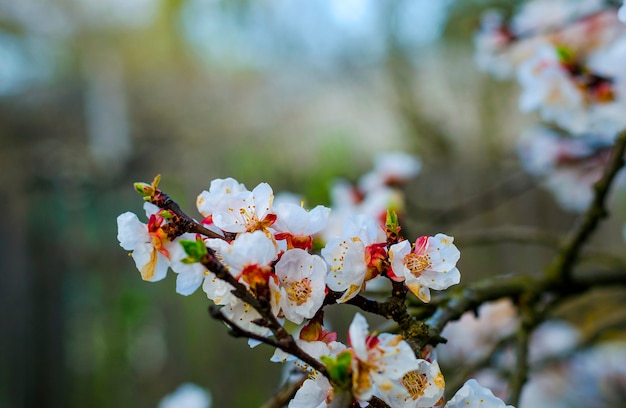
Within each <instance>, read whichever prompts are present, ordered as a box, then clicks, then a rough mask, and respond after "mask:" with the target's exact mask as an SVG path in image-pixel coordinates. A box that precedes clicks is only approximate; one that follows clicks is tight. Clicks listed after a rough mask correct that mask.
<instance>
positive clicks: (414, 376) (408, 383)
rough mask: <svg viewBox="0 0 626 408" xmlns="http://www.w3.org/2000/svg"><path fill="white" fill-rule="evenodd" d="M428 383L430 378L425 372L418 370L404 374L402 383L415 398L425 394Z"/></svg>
mask: <svg viewBox="0 0 626 408" xmlns="http://www.w3.org/2000/svg"><path fill="white" fill-rule="evenodd" d="M427 384H428V379H427V377H426V375H425V374H420V373H419V372H417V371H416V370H413V371H409V372H408V373H406V374H404V376H403V377H402V385H403V386H404V388H406V390H407V391H408V392H409V394H410V395H411V398H413V399H414V400H416V399H418V398H419V397H421V396H422V394H424V390H425V389H426V385H427Z"/></svg>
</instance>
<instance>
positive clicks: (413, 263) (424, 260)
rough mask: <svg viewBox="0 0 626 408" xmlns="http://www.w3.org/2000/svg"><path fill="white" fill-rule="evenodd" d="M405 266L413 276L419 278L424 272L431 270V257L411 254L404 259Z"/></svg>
mask: <svg viewBox="0 0 626 408" xmlns="http://www.w3.org/2000/svg"><path fill="white" fill-rule="evenodd" d="M404 265H405V266H406V267H407V269H408V270H409V271H410V272H411V274H412V275H413V276H415V277H416V278H419V276H420V275H421V274H422V272H424V271H425V270H426V269H428V268H430V265H431V264H430V256H428V255H418V254H416V253H410V254H408V255H407V256H405V257H404Z"/></svg>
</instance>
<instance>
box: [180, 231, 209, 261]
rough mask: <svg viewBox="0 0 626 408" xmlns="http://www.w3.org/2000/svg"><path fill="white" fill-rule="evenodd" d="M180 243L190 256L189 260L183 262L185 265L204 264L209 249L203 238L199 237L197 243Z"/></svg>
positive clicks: (185, 241) (186, 241)
mask: <svg viewBox="0 0 626 408" xmlns="http://www.w3.org/2000/svg"><path fill="white" fill-rule="evenodd" d="M179 242H180V244H181V245H182V246H183V249H184V250H185V253H186V254H187V255H188V256H187V258H185V259H183V260H182V262H183V263H186V264H191V263H196V262H202V258H203V257H204V256H205V255H206V254H207V249H206V246H204V242H203V241H202V238H200V237H198V239H196V240H195V241H191V240H187V239H181V240H180V241H179Z"/></svg>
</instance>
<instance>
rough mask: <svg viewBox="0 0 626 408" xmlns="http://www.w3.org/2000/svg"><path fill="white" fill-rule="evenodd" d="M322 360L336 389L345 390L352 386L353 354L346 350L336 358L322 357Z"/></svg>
mask: <svg viewBox="0 0 626 408" xmlns="http://www.w3.org/2000/svg"><path fill="white" fill-rule="evenodd" d="M320 360H322V363H324V365H325V366H326V370H328V375H329V376H330V379H331V380H332V383H333V384H334V385H335V387H337V388H339V389H343V390H348V389H350V387H351V385H352V352H350V351H348V350H346V351H343V352H341V353H339V354H337V356H335V357H331V356H321V357H320Z"/></svg>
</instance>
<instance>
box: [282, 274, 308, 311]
mask: <svg viewBox="0 0 626 408" xmlns="http://www.w3.org/2000/svg"><path fill="white" fill-rule="evenodd" d="M285 290H286V291H287V297H288V298H289V300H290V301H291V302H292V303H295V304H296V305H298V306H300V305H301V304H303V303H305V302H306V301H307V300H308V299H309V298H310V297H311V293H312V292H313V289H312V288H311V279H309V278H304V279H302V280H301V281H297V282H289V283H288V284H287V285H286V287H285Z"/></svg>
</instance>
